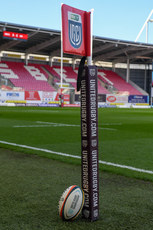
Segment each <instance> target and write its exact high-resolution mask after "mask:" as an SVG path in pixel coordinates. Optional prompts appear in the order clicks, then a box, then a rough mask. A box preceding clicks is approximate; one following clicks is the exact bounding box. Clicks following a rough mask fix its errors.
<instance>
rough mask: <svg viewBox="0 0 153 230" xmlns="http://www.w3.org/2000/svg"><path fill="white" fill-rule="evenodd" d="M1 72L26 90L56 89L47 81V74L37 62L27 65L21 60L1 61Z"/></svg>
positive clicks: (14, 83) (15, 84)
mask: <svg viewBox="0 0 153 230" xmlns="http://www.w3.org/2000/svg"><path fill="white" fill-rule="evenodd" d="M0 74H1V75H2V76H3V77H5V78H7V79H9V80H10V81H11V83H12V84H13V85H14V86H15V87H20V88H23V89H24V90H35V91H55V89H54V88H53V87H52V86H51V85H49V84H48V82H47V78H48V76H47V74H46V73H45V72H44V71H43V69H41V68H40V66H39V65H36V64H35V65H34V64H32V65H30V64H29V65H28V66H25V65H24V64H23V63H19V62H1V63H0Z"/></svg>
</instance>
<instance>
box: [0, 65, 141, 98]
mask: <svg viewBox="0 0 153 230" xmlns="http://www.w3.org/2000/svg"><path fill="white" fill-rule="evenodd" d="M45 70H46V71H45ZM77 72H78V69H77V68H76V69H75V70H73V68H72V67H70V66H64V67H63V83H66V84H67V85H68V86H69V87H72V88H74V89H76V83H77ZM49 73H50V74H51V76H52V82H51V81H49ZM60 73H61V67H60V66H52V67H51V66H49V65H43V64H28V66H25V65H24V63H20V62H0V74H1V75H2V76H3V77H5V78H7V79H9V80H10V82H11V83H13V85H14V86H15V87H21V88H23V89H25V90H34V91H49V92H50V91H52V92H53V91H56V89H57V85H58V86H59V85H60V82H61V80H60V78H61V76H60ZM49 82H51V84H52V85H50V84H49ZM55 86H56V87H55ZM111 89H112V90H111ZM113 89H115V90H114V91H116V93H126V94H131V95H142V93H141V92H140V91H138V90H137V89H135V88H134V87H133V86H132V85H131V84H129V83H127V82H126V81H125V80H124V79H123V78H121V77H120V76H119V75H118V74H116V73H115V72H113V71H111V70H104V69H98V93H99V94H110V93H112V91H113Z"/></svg>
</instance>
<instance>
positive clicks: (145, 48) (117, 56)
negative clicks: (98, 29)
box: [0, 22, 153, 64]
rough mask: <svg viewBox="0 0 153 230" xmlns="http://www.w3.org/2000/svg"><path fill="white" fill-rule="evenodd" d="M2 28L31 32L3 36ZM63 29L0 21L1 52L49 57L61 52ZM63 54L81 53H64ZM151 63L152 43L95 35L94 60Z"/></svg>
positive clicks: (3, 29)
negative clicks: (20, 36)
mask: <svg viewBox="0 0 153 230" xmlns="http://www.w3.org/2000/svg"><path fill="white" fill-rule="evenodd" d="M3 31H11V32H17V33H24V34H28V40H27V41H23V40H10V39H4V38H3ZM60 34H61V33H60V31H58V30H51V29H46V28H38V27H32V26H25V25H19V24H13V23H7V22H0V52H1V51H9V52H10V51H11V52H20V53H24V54H25V55H28V54H39V55H47V56H50V57H54V56H58V57H60V56H61V37H60ZM64 57H69V58H74V59H75V58H78V56H74V55H69V54H64ZM127 59H129V60H130V63H143V64H144V63H152V60H153V44H147V43H138V42H130V41H124V40H118V39H110V38H104V37H98V36H93V61H105V62H114V63H122V62H123V63H126V62H127Z"/></svg>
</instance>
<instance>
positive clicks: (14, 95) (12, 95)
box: [6, 92, 19, 97]
mask: <svg viewBox="0 0 153 230" xmlns="http://www.w3.org/2000/svg"><path fill="white" fill-rule="evenodd" d="M6 96H7V97H19V93H13V92H12V93H7V94H6Z"/></svg>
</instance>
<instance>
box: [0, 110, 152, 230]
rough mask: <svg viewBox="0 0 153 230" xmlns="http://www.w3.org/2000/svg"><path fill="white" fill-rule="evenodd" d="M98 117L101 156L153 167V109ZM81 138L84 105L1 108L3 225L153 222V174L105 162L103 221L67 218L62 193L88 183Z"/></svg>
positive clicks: (31, 228) (31, 229) (30, 229)
mask: <svg viewBox="0 0 153 230" xmlns="http://www.w3.org/2000/svg"><path fill="white" fill-rule="evenodd" d="M98 117H99V118H98V120H99V160H101V161H105V162H111V163H114V164H119V165H124V166H125V165H126V166H131V167H134V168H139V169H143V170H148V171H149V172H152V171H153V164H152V162H153V141H152V140H153V132H152V130H153V110H152V109H146V110H145V109H112V108H111V109H108V108H107V109H106V108H103V109H102V108H101V109H99V112H98ZM80 140H81V137H80V109H79V108H63V109H62V108H38V107H35V108H33V107H0V184H1V189H0V213H1V215H0V229H1V230H5V229H9V230H14V229H16V230H18V229H20V230H22V229H23V230H35V229H43V230H48V229H85V228H88V229H107V230H109V229H110V230H115V229H116V230H120V229H143V230H145V229H146V230H148V229H153V221H152V212H153V199H152V181H153V174H152V173H147V172H146V173H145V172H137V171H133V170H131V169H126V168H120V167H116V166H112V165H105V164H100V166H99V167H100V219H99V221H97V222H95V223H88V222H86V221H84V220H82V219H81V217H79V218H78V219H77V220H76V221H74V222H71V223H67V222H66V223H65V222H64V223H63V221H62V220H60V218H59V216H58V210H57V206H58V200H59V198H60V195H61V193H62V192H63V191H64V189H65V188H67V187H68V186H70V185H72V184H78V185H81V175H80V171H81V169H80V163H81V162H80V159H78V158H72V157H70V156H71V155H74V156H78V157H80V151H81V144H80ZM2 142H3V143H2ZM4 142H7V143H8V144H6V143H5V144H4ZM11 143H12V144H11ZM13 144H17V145H16V146H15V145H13ZM19 145H20V146H19ZM23 145H25V146H30V147H32V148H34V147H36V148H37V149H31V148H30V149H29V148H24V146H23ZM40 149H41V151H40ZM43 149H45V150H48V152H47V151H43ZM25 153H26V154H25ZM55 153H57V154H59V153H65V154H69V156H61V155H57V154H55ZM42 156H43V158H42ZM117 174H118V175H117ZM125 176H126V177H125ZM136 178H139V179H141V180H138V179H136Z"/></svg>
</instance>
